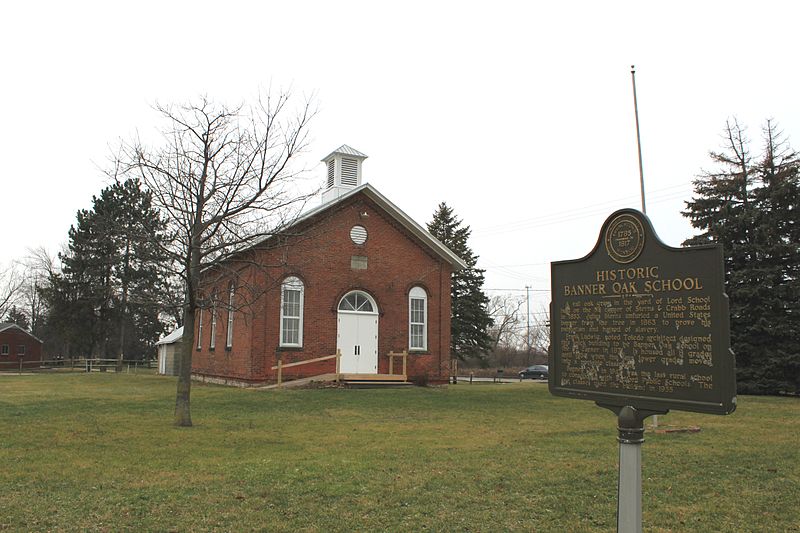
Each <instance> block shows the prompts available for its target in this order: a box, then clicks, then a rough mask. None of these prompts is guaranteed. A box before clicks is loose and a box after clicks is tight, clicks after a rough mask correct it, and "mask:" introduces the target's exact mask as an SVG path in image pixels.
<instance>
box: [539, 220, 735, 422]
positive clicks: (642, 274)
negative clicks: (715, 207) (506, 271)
mask: <svg viewBox="0 0 800 533" xmlns="http://www.w3.org/2000/svg"><path fill="white" fill-rule="evenodd" d="M551 269H552V270H551V283H552V295H553V296H552V299H553V301H552V303H551V346H552V351H551V361H550V392H551V393H552V394H555V395H558V396H568V397H572V398H581V399H586V400H594V401H596V402H598V403H600V404H603V405H612V406H613V405H616V406H632V407H635V408H637V409H640V410H651V411H654V412H663V411H666V410H671V409H675V410H681V411H695V412H701V413H711V414H729V413H731V412H732V411H733V410H734V409H735V408H736V380H735V373H734V372H735V371H734V357H733V353H732V352H731V351H730V332H729V318H728V298H727V296H726V295H725V293H724V270H723V258H722V247H721V246H719V245H708V246H697V247H691V248H672V247H670V246H667V245H665V244H664V243H662V242H661V241H660V240H659V239H658V237H657V236H656V234H655V232H654V230H653V228H652V226H651V224H650V221H649V220H648V219H647V217H646V216H645V215H643V214H641V213H640V212H638V211H636V210H633V209H623V210H620V211H617V212H615V213H613V214H612V215H611V216H610V217H609V218H608V219H607V220H606V222H605V223H604V224H603V227H602V229H601V231H600V238H599V239H598V242H597V244H596V246H595V248H594V250H592V252H591V253H590V254H589V255H587V256H586V257H584V258H582V259H574V260H568V261H557V262H554V263H552V265H551Z"/></svg>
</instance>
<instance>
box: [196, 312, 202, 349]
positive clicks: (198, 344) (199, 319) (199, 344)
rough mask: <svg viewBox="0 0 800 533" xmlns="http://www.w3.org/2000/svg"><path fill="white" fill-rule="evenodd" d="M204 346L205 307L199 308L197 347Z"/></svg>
mask: <svg viewBox="0 0 800 533" xmlns="http://www.w3.org/2000/svg"><path fill="white" fill-rule="evenodd" d="M202 347H203V308H202V307H201V308H200V309H198V310H197V349H198V350H199V349H200V348H202Z"/></svg>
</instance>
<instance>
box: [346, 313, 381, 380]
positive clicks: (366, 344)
mask: <svg viewBox="0 0 800 533" xmlns="http://www.w3.org/2000/svg"><path fill="white" fill-rule="evenodd" d="M336 347H337V348H338V349H339V350H341V351H342V358H341V361H340V367H339V371H340V372H342V373H343V374H377V373H378V315H377V314H366V313H354V312H350V313H348V312H345V311H339V323H338V327H337V340H336Z"/></svg>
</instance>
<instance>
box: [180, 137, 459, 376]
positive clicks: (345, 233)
mask: <svg viewBox="0 0 800 533" xmlns="http://www.w3.org/2000/svg"><path fill="white" fill-rule="evenodd" d="M366 157H367V156H365V155H364V154H361V153H360V152H358V151H356V150H354V149H352V148H350V147H348V146H346V145H345V146H342V147H340V148H339V149H338V150H336V151H334V152H332V153H331V154H330V155H329V156H328V157H326V158H325V159H323V162H325V163H326V165H327V167H326V168H327V170H328V176H327V177H328V183H327V185H328V186H327V189H326V190H325V191H324V193H323V203H322V205H320V206H319V207H317V208H315V209H312V210H311V211H309V212H307V213H305V214H303V215H301V217H300V218H299V219H298V220H296V221H295V222H294V223H293V224H292V225H291V226H290V227H289V228H286V229H285V230H284V231H282V232H281V236H276V237H271V238H268V239H265V240H264V241H262V242H261V243H259V244H258V245H256V246H254V247H252V248H250V249H249V250H247V251H245V252H243V253H242V254H240V255H239V256H238V257H237V259H236V260H234V261H230V262H229V263H227V264H225V265H223V268H220V269H219V270H216V271H214V272H209V273H207V277H206V280H207V282H206V289H205V292H206V294H204V298H205V299H206V301H207V302H209V303H208V305H207V306H206V307H205V309H203V310H202V311H200V312H198V316H197V317H196V325H195V332H194V345H193V348H194V349H195V350H196V352H195V354H194V356H193V363H192V371H193V374H194V375H195V376H196V377H199V378H201V379H209V380H215V381H227V382H231V381H233V382H240V383H251V384H254V383H264V382H272V381H274V380H275V379H276V377H277V375H276V370H275V369H274V368H273V367H275V366H277V365H278V361H281V365H288V364H291V363H294V362H298V361H305V360H309V359H315V358H318V357H324V356H328V355H333V354H335V353H336V351H337V349H338V350H340V352H341V360H340V369H339V371H340V372H341V373H344V374H359V375H364V376H373V375H385V374H389V367H390V361H389V356H388V354H389V353H390V352H394V353H401V352H404V351H405V352H407V354H408V355H407V370H406V375H407V377H408V378H409V379H410V380H412V381H414V380H421V381H428V382H446V381H447V378H448V375H449V369H450V276H451V273H452V272H453V271H454V270H460V269H462V268H465V267H466V264H465V263H464V262H463V261H462V260H461V259H460V258H459V257H457V256H456V255H454V254H453V253H452V252H451V251H450V250H449V249H448V248H447V247H445V246H444V245H443V244H442V243H440V242H439V241H438V240H436V239H435V238H434V237H433V236H432V235H431V234H430V233H428V232H427V231H426V230H425V229H424V228H423V227H422V226H420V225H419V224H417V223H416V222H414V221H413V220H412V219H411V218H409V217H408V216H407V215H406V214H405V213H403V212H402V211H401V210H400V209H399V208H398V207H396V206H395V205H394V204H392V203H391V202H390V201H389V200H388V199H387V198H386V197H384V196H383V195H382V194H381V193H379V192H378V191H377V190H376V189H375V188H374V187H372V186H370V185H369V184H364V185H362V184H361V165H362V162H363V160H364V159H366ZM208 280H212V281H208ZM335 365H336V362H335V360H333V359H328V360H324V361H320V362H316V363H311V364H307V365H299V366H290V367H287V368H285V369H283V371H282V372H283V377H284V378H293V377H307V376H314V375H319V374H324V373H333V372H335V370H336V366H335ZM401 366H402V363H401V360H400V359H399V358H398V359H395V360H394V362H393V372H392V373H394V374H398V373H401Z"/></svg>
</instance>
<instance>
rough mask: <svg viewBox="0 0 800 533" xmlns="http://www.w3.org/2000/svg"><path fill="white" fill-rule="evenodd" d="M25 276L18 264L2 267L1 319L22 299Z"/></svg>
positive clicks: (0, 284)
mask: <svg viewBox="0 0 800 533" xmlns="http://www.w3.org/2000/svg"><path fill="white" fill-rule="evenodd" d="M24 289H25V276H24V275H23V273H22V272H21V271H20V268H19V266H18V265H16V264H14V263H12V264H11V265H9V266H7V267H4V268H3V267H0V320H2V319H3V318H4V317H5V316H6V314H7V313H8V311H9V310H10V309H11V308H12V307H16V306H17V304H18V303H20V301H21V300H22V296H23V292H24Z"/></svg>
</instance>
